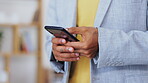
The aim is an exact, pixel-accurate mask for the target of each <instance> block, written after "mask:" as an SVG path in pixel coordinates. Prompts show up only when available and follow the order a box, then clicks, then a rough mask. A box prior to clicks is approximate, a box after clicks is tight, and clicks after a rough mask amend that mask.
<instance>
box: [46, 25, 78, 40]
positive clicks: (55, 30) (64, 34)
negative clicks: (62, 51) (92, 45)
mask: <svg viewBox="0 0 148 83" xmlns="http://www.w3.org/2000/svg"><path fill="white" fill-rule="evenodd" d="M45 29H46V30H47V31H48V32H49V33H51V34H52V35H54V36H55V37H57V38H64V39H66V41H70V42H77V41H79V40H78V39H77V38H76V37H74V36H73V35H72V34H71V33H69V32H68V31H67V30H65V29H64V28H63V27H58V26H45Z"/></svg>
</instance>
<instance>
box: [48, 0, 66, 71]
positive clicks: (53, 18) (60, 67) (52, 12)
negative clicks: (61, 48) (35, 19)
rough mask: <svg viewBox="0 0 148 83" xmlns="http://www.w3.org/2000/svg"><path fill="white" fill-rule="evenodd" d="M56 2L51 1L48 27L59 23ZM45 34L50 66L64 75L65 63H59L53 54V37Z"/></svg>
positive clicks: (54, 0)
mask: <svg viewBox="0 0 148 83" xmlns="http://www.w3.org/2000/svg"><path fill="white" fill-rule="evenodd" d="M55 2H56V0H50V3H49V8H48V12H47V15H46V17H47V19H46V25H50V26H57V22H58V21H57V16H56V8H55V5H56V3H55ZM45 33H46V51H47V55H48V56H49V61H50V64H51V66H52V68H53V69H54V70H55V71H56V72H58V73H64V63H61V62H57V61H56V59H55V58H54V56H53V53H52V43H51V40H52V38H53V36H52V35H51V34H50V33H48V32H47V31H46V32H45Z"/></svg>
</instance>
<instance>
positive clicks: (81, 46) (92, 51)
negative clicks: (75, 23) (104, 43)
mask: <svg viewBox="0 0 148 83" xmlns="http://www.w3.org/2000/svg"><path fill="white" fill-rule="evenodd" d="M68 31H69V32H70V33H72V34H80V35H81V36H82V41H80V42H67V43H66V44H65V45H66V46H69V47H73V48H74V49H75V50H74V52H76V53H80V55H81V56H86V57H88V58H91V59H92V58H94V57H95V56H96V54H97V53H98V51H99V46H98V30H97V29H96V28H93V27H72V28H69V29H68Z"/></svg>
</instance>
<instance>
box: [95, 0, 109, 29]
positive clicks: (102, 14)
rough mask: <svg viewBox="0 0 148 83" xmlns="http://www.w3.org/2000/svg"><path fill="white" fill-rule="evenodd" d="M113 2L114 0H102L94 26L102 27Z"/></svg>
mask: <svg viewBox="0 0 148 83" xmlns="http://www.w3.org/2000/svg"><path fill="white" fill-rule="evenodd" d="M111 1H112V0H100V3H99V6H98V10H97V14H96V19H95V23H94V26H99V27H101V24H102V22H103V19H104V17H105V15H106V13H107V11H108V8H109V6H110V4H111Z"/></svg>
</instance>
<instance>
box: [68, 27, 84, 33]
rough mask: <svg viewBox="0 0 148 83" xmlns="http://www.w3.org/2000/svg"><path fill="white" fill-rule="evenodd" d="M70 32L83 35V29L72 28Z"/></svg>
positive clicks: (69, 29)
mask: <svg viewBox="0 0 148 83" xmlns="http://www.w3.org/2000/svg"><path fill="white" fill-rule="evenodd" d="M68 32H69V33H71V34H82V33H83V28H82V27H71V28H68Z"/></svg>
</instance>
